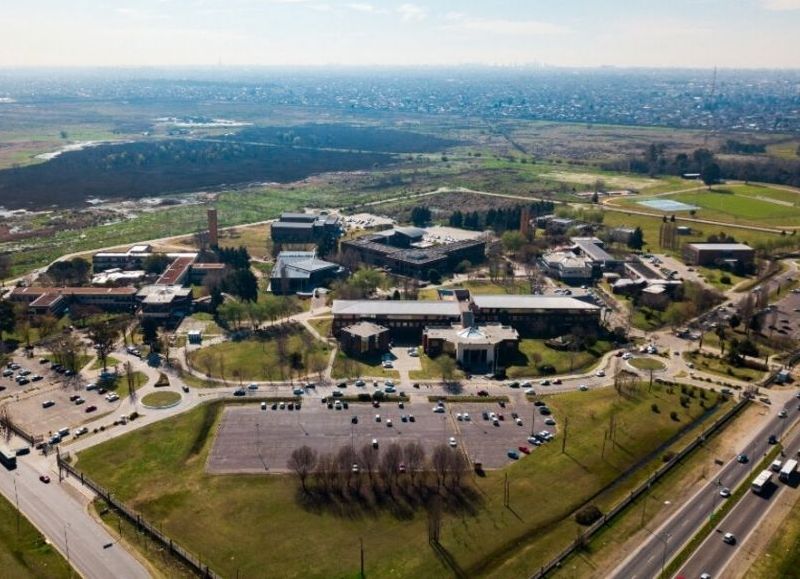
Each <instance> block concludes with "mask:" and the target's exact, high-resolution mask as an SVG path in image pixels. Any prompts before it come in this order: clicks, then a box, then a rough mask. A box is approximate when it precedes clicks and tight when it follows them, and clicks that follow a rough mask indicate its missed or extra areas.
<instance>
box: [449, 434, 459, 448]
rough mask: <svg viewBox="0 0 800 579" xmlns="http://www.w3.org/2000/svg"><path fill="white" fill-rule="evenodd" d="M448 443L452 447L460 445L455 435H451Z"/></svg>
mask: <svg viewBox="0 0 800 579" xmlns="http://www.w3.org/2000/svg"><path fill="white" fill-rule="evenodd" d="M447 444H449V445H450V446H452V447H456V446H457V445H458V443H457V442H456V438H455V436H451V437H450V438H449V439H448V440H447Z"/></svg>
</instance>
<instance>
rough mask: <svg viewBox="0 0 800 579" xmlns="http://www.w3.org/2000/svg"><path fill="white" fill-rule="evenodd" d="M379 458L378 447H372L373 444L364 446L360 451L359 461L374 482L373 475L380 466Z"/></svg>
mask: <svg viewBox="0 0 800 579" xmlns="http://www.w3.org/2000/svg"><path fill="white" fill-rule="evenodd" d="M378 458H379V454H378V449H377V448H372V445H371V444H365V445H364V446H362V447H361V450H360V451H359V453H358V462H359V463H360V464H361V468H363V469H364V470H365V471H366V473H367V476H368V477H369V480H370V482H372V475H373V473H374V472H375V469H376V468H377V466H378Z"/></svg>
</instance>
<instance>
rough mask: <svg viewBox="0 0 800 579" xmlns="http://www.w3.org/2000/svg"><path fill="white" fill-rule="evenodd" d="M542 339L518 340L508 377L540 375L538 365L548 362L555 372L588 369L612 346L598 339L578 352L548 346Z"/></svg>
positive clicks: (507, 372) (507, 370)
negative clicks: (517, 350) (517, 347)
mask: <svg viewBox="0 0 800 579" xmlns="http://www.w3.org/2000/svg"><path fill="white" fill-rule="evenodd" d="M544 342H545V341H544V340H538V339H529V338H524V339H522V340H520V342H519V354H518V355H517V356H516V358H514V360H513V361H512V362H511V364H510V365H509V367H508V368H506V374H507V375H508V377H509V378H530V377H532V376H540V375H542V373H541V372H540V371H539V369H538V366H541V365H544V364H549V365H551V366H553V367H554V368H555V373H556V374H564V373H566V372H578V371H585V370H589V369H590V368H591V367H592V366H593V365H594V364H595V363H596V362H597V361H598V360H599V359H600V358H601V357H602V356H603V354H605V353H606V352H609V351H610V350H611V348H612V345H611V342H608V341H606V340H598V341H597V342H596V343H595V344H594V346H592V347H591V348H588V349H586V350H583V351H580V352H567V351H560V350H554V349H552V348H548V347H547V346H546V345H545V343H544Z"/></svg>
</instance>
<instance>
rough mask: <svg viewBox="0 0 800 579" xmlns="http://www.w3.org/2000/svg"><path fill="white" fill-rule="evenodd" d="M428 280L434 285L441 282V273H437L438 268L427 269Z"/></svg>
mask: <svg viewBox="0 0 800 579" xmlns="http://www.w3.org/2000/svg"><path fill="white" fill-rule="evenodd" d="M428 281H429V282H431V283H432V284H434V285H437V284H440V283H442V274H440V273H439V270H436V269H433V268H431V269H429V270H428Z"/></svg>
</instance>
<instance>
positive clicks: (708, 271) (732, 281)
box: [695, 267, 750, 291]
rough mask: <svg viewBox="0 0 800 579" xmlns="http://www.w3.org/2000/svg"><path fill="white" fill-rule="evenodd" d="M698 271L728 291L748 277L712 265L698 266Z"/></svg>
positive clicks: (707, 279) (709, 281) (718, 287)
mask: <svg viewBox="0 0 800 579" xmlns="http://www.w3.org/2000/svg"><path fill="white" fill-rule="evenodd" d="M695 269H697V271H698V273H700V274H702V276H703V278H704V279H705V280H706V281H707V282H708V283H710V284H711V285H713V286H714V287H715V288H717V289H718V290H720V291H727V290H729V289H731V288H733V287H734V286H735V285H736V284H739V283H741V282H743V281H744V280H746V279H750V278H747V277H742V276H739V275H736V274H735V273H732V272H730V271H724V270H721V269H717V268H712V267H696V268H695Z"/></svg>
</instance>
